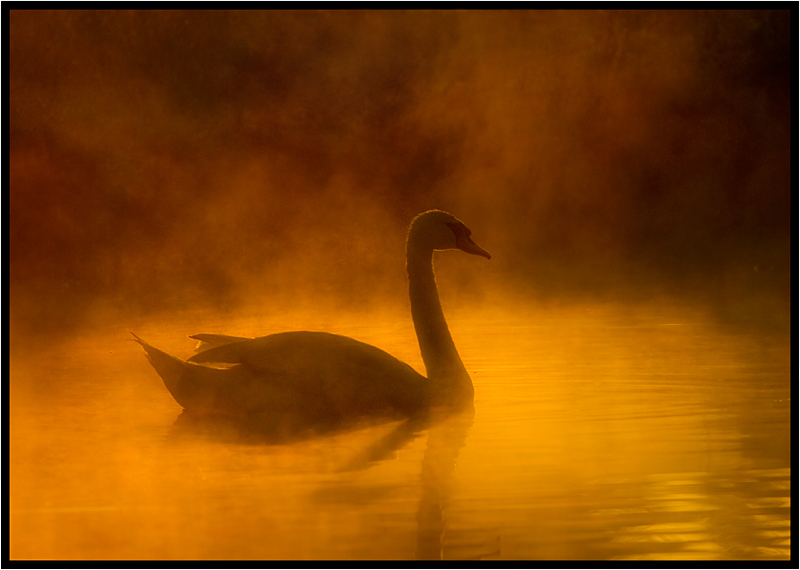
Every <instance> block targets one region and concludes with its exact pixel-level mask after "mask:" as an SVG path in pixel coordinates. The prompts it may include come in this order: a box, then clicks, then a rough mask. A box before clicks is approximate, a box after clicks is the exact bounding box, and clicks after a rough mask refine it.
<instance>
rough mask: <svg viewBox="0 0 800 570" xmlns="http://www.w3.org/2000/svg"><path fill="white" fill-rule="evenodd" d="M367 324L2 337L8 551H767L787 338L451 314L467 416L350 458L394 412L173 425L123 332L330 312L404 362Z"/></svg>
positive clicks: (374, 554)
mask: <svg viewBox="0 0 800 570" xmlns="http://www.w3.org/2000/svg"><path fill="white" fill-rule="evenodd" d="M449 313H450V311H448V314H449ZM370 322H375V319H370V318H369V317H368V316H365V315H357V316H349V317H345V316H343V317H341V318H337V319H329V320H327V321H320V320H319V319H318V318H316V317H315V315H313V314H311V315H301V316H298V315H294V316H293V315H282V316H272V317H270V318H255V317H253V318H251V319H250V320H240V321H234V320H230V319H223V318H221V317H217V318H216V320H215V319H214V318H212V317H211V316H209V315H197V314H195V315H189V316H183V317H179V318H175V319H172V320H171V321H170V322H166V321H161V322H144V321H143V322H126V323H124V324H121V325H119V326H114V327H105V328H103V327H98V329H97V331H96V332H95V333H93V334H88V333H87V334H84V335H83V336H79V337H77V338H73V339H70V340H68V341H66V342H64V343H60V344H57V345H50V346H39V345H35V344H33V343H32V341H31V342H26V341H24V340H22V339H15V338H14V337H13V336H12V351H11V361H10V370H11V393H10V395H11V401H10V539H11V543H10V555H11V558H12V559H32V558H33V559H46V558H56V559H72V558H79V559H120V558H132V559H275V558H279V559H338V558H347V559H414V558H438V557H442V558H446V559H475V558H484V559H788V558H789V554H790V517H789V512H790V499H789V497H790V470H789V465H790V400H789V397H790V386H789V382H790V375H789V367H790V360H789V359H790V355H789V338H788V334H783V333H781V334H779V333H776V332H774V331H768V332H764V331H761V332H755V331H748V330H744V329H738V328H734V327H730V326H723V325H720V324H715V323H714V321H712V320H711V319H708V318H706V317H704V316H703V314H702V313H698V312H692V311H690V310H688V309H681V308H676V307H673V308H667V309H664V308H663V307H662V308H648V307H641V308H639V309H638V310H635V311H634V310H630V309H624V310H623V308H621V307H614V306H586V307H577V308H576V307H572V308H560V309H550V310H546V311H545V310H534V309H529V310H526V311H517V312H515V313H508V314H506V313H498V312H496V311H486V312H483V313H475V314H473V315H470V316H465V314H464V313H459V312H456V314H453V315H452V316H451V318H450V326H451V330H452V332H453V336H454V338H455V340H456V343H457V345H458V347H459V349H460V352H461V354H462V357H463V359H464V361H465V363H466V365H467V368H468V369H469V370H470V372H471V374H472V378H473V382H474V384H475V412H474V415H472V414H466V415H462V416H457V417H451V418H447V419H443V420H441V421H440V422H439V423H437V424H436V425H434V426H432V427H429V428H428V429H425V430H422V431H421V432H420V433H419V434H418V435H417V436H416V437H414V438H411V439H410V441H406V442H405V443H404V444H400V445H397V446H396V447H397V448H396V449H393V448H392V447H391V446H389V447H388V448H387V449H384V451H385V452H386V453H385V454H384V455H385V456H384V457H383V458H382V459H377V460H374V459H375V457H372V459H373V460H372V461H371V460H370V458H371V456H370V454H369V452H368V450H370V449H375V447H376V445H378V443H377V442H380V441H382V440H383V439H387V440H388V439H391V434H392V433H394V432H395V431H396V430H398V429H402V426H401V425H400V424H398V423H392V424H387V425H381V426H375V427H370V428H365V429H361V430H357V431H352V432H348V433H337V434H330V435H326V436H323V437H320V438H317V439H313V440H305V441H297V442H292V443H286V444H281V445H266V444H259V443H252V442H248V441H239V440H237V439H235V438H232V437H220V436H219V434H214V433H209V432H207V431H202V430H197V431H195V430H192V429H191V428H186V427H185V426H183V427H182V425H181V423H180V422H178V423H177V424H176V418H178V416H179V415H180V413H181V409H180V407H179V406H178V405H177V404H176V403H175V402H174V401H173V400H172V398H171V397H170V395H169V393H168V392H167V391H166V389H165V388H164V387H163V384H162V383H161V381H160V379H159V378H158V377H157V375H156V374H155V372H154V371H153V370H152V369H151V368H150V366H149V364H148V363H147V362H146V360H145V359H144V358H143V356H142V352H141V349H140V348H139V347H138V346H137V345H135V344H134V343H133V342H128V341H127V340H126V335H127V333H126V329H127V328H131V329H132V330H134V331H135V332H137V333H138V334H140V335H141V336H142V337H143V338H145V339H146V340H148V341H149V342H151V343H152V344H154V345H156V346H159V347H161V348H164V349H165V350H168V351H170V352H172V353H173V354H176V355H179V356H183V357H186V356H189V355H190V354H191V349H192V348H193V347H192V345H191V343H190V342H189V341H188V340H187V339H185V336H186V335H188V334H192V333H196V332H224V333H231V334H250V335H258V334H269V333H272V332H278V331H280V330H284V329H294V328H299V329H317V330H329V331H331V332H337V333H341V334H347V335H349V336H353V337H355V338H358V339H359V340H363V341H366V342H370V343H372V344H375V345H377V346H380V347H381V348H384V349H385V350H387V351H388V352H390V353H392V354H394V355H395V356H397V357H399V358H401V359H403V360H405V361H406V362H409V363H410V364H411V365H412V366H414V367H416V368H417V369H419V370H422V366H421V360H420V358H419V355H418V350H417V346H416V340H415V338H414V336H413V329H412V327H411V324H410V319H409V318H408V317H407V316H405V315H401V314H398V315H396V316H392V317H384V318H381V319H377V322H375V324H374V325H369V324H367V323H370ZM36 344H38V341H37V343H36ZM229 435H230V434H229ZM378 447H380V445H378Z"/></svg>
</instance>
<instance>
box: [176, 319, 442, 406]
mask: <svg viewBox="0 0 800 570" xmlns="http://www.w3.org/2000/svg"><path fill="white" fill-rule="evenodd" d="M189 362H194V363H225V364H241V365H242V366H243V367H244V369H246V370H247V371H249V372H250V373H251V374H252V375H253V377H254V378H258V379H259V382H265V383H268V384H270V385H272V386H275V387H278V386H280V387H281V389H282V390H284V391H285V392H287V393H290V392H291V393H293V394H296V395H298V397H299V398H301V399H302V404H303V405H304V406H306V407H313V406H319V407H320V408H321V409H327V410H332V409H340V410H341V411H342V413H352V414H357V413H358V412H357V410H360V409H362V410H373V409H377V408H381V407H390V408H394V409H396V410H413V409H416V407H418V406H419V405H420V402H421V401H422V399H424V398H425V396H426V392H427V386H428V381H427V379H426V378H425V377H424V376H422V375H421V374H419V373H418V372H416V371H415V370H414V369H413V368H412V367H411V366H409V365H408V364H406V363H404V362H401V361H400V360H398V359H396V358H395V357H393V356H391V355H390V354H388V353H386V352H384V351H383V350H381V349H379V348H377V347H374V346H371V345H368V344H365V343H363V342H360V341H357V340H354V339H352V338H348V337H344V336H339V335H334V334H329V333H322V332H308V331H293V332H287V333H278V334H274V335H269V336H265V337H259V338H255V339H252V340H243V341H239V342H233V343H230V344H226V345H223V346H218V347H215V348H211V349H209V350H206V351H205V352H201V353H199V354H195V355H194V356H193V357H192V358H190V359H189Z"/></svg>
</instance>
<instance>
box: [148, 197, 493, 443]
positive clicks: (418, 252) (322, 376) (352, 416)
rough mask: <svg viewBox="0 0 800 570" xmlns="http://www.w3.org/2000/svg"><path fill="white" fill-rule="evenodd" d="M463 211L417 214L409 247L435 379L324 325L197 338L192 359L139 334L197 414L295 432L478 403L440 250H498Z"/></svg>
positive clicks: (417, 311) (416, 316) (414, 293)
mask: <svg viewBox="0 0 800 570" xmlns="http://www.w3.org/2000/svg"><path fill="white" fill-rule="evenodd" d="M469 235H470V231H469V230H468V229H467V228H466V226H464V224H463V223H461V222H460V221H459V220H457V219H456V218H455V217H454V216H452V215H450V214H447V213H446V212H441V211H438V210H432V211H429V212H425V213H424V214H420V215H419V216H417V217H416V218H415V219H414V221H413V222H412V224H411V228H410V229H409V234H408V240H407V244H406V256H407V269H408V276H409V297H410V301H411V315H412V319H413V321H414V327H415V329H416V332H417V338H418V340H419V345H420V351H421V353H422V359H423V361H424V363H425V368H426V370H427V373H428V377H427V378H426V377H424V376H422V375H421V374H419V373H418V372H416V371H415V370H414V369H413V368H411V367H410V366H409V365H408V364H405V363H404V362H401V361H400V360H398V359H396V358H395V357H393V356H391V355H390V354H388V353H386V352H384V351H383V350H381V349H379V348H376V347H374V346H371V345H368V344H365V343H363V342H359V341H357V340H354V339H352V338H348V337H344V336H339V335H335V334H329V333H323V332H308V331H295V332H285V333H278V334H273V335H269V336H265V337H260V338H255V339H249V338H241V337H231V336H226V335H208V334H202V335H196V336H194V337H193V338H196V339H198V340H199V341H200V343H199V344H198V348H200V349H202V348H206V347H209V348H207V349H206V350H202V351H201V352H199V353H198V354H196V355H195V356H193V357H192V358H190V359H189V360H187V361H183V360H180V359H178V358H176V357H174V356H170V355H169V354H167V353H165V352H163V351H160V350H158V349H156V348H154V347H152V346H150V345H149V344H147V343H146V342H144V341H143V340H141V339H140V338H139V337H136V335H134V337H135V338H136V340H137V341H138V342H139V343H140V344H141V345H142V347H143V348H144V349H145V351H146V353H147V356H148V359H149V360H150V362H151V363H152V365H153V367H154V368H155V369H156V371H157V372H158V374H159V375H160V376H161V378H162V379H163V380H164V384H165V385H166V387H167V389H168V390H169V391H170V393H172V395H173V397H174V398H175V400H176V401H177V402H178V403H179V404H180V405H181V406H183V407H184V408H186V409H187V410H189V411H197V412H213V413H224V414H228V415H234V416H236V415H254V414H255V415H259V416H262V417H264V418H269V421H270V422H271V423H274V424H275V425H276V426H281V427H282V428H285V429H292V430H294V429H297V428H303V427H310V426H314V425H339V424H341V423H346V422H350V421H353V420H358V419H361V418H377V417H380V418H392V417H412V416H414V415H417V414H419V413H421V412H424V411H425V410H427V409H428V408H430V406H432V405H448V406H456V407H458V406H462V405H465V404H468V403H471V402H472V397H473V388H472V381H471V380H470V377H469V374H468V373H467V371H466V368H465V367H464V364H463V362H462V361H461V358H460V357H459V355H458V352H457V350H456V348H455V344H454V343H453V339H452V337H451V336H450V331H449V330H448V328H447V323H446V322H445V319H444V314H443V312H442V307H441V304H440V302H439V294H438V291H437V288H436V282H435V280H434V276H433V251H434V250H438V249H455V248H458V249H462V250H463V251H466V252H468V253H473V254H476V255H483V256H485V257H487V258H489V257H490V256H489V254H488V253H487V252H486V251H484V250H483V249H481V248H480V247H478V246H477V245H476V244H475V243H474V242H473V241H472V240H471V239H470V237H469Z"/></svg>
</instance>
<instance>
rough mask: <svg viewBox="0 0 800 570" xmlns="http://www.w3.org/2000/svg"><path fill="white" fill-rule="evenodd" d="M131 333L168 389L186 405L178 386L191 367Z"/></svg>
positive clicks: (178, 400)
mask: <svg viewBox="0 0 800 570" xmlns="http://www.w3.org/2000/svg"><path fill="white" fill-rule="evenodd" d="M131 334H132V335H133V338H134V340H136V342H138V343H139V344H140V345H141V347H142V348H143V349H144V352H145V355H146V356H147V360H149V361H150V364H152V365H153V368H155V369H156V372H158V375H159V376H161V379H162V380H164V385H165V386H166V387H167V390H169V391H170V394H172V397H173V398H175V400H176V401H177V402H178V403H179V404H181V405H182V406H184V407H186V406H185V405H184V404H183V403H182V402H181V399H180V398H179V397H178V392H179V389H178V386H179V385H180V382H181V378H183V375H184V374H185V373H186V372H187V370H188V369H189V365H188V364H187V363H186V362H184V361H183V360H181V359H180V358H176V357H174V356H172V355H169V354H167V353H166V352H164V351H163V350H158V349H157V348H155V347H154V346H151V345H149V344H147V343H146V342H145V341H143V340H142V339H141V338H139V337H138V336H136V335H135V334H134V333H131Z"/></svg>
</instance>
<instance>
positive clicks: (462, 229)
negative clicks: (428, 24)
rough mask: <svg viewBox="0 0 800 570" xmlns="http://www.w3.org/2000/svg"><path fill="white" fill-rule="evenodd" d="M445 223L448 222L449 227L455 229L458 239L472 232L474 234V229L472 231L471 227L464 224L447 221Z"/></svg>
mask: <svg viewBox="0 0 800 570" xmlns="http://www.w3.org/2000/svg"><path fill="white" fill-rule="evenodd" d="M445 224H447V227H448V228H450V229H451V230H452V231H453V233H454V234H455V236H456V239H458V238H461V237H465V238H468V237H469V236H470V234H472V231H470V229H469V228H468V227H467V226H465V225H464V224H452V223H450V222H445Z"/></svg>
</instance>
